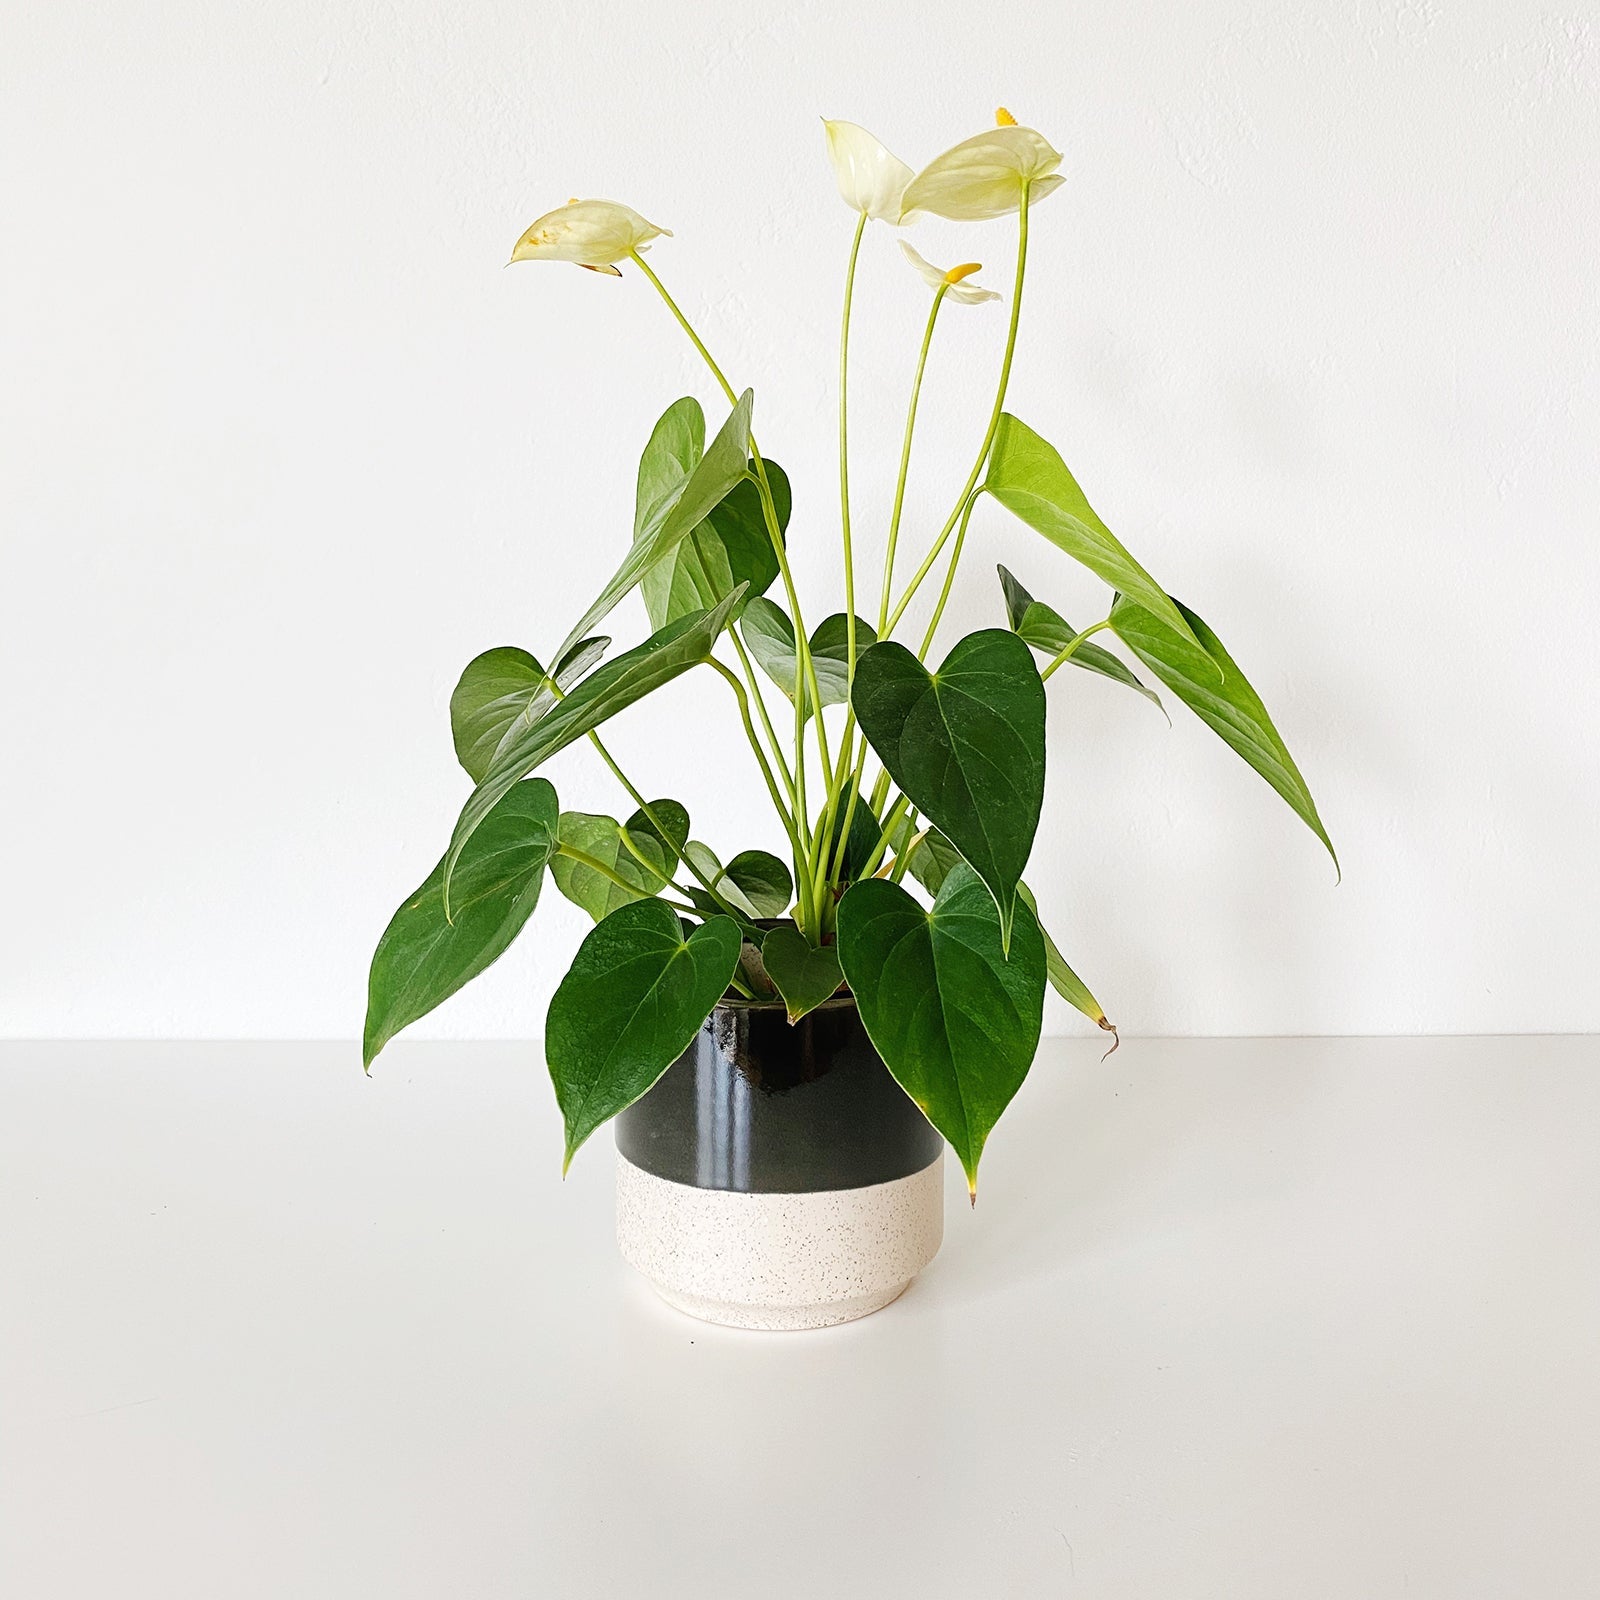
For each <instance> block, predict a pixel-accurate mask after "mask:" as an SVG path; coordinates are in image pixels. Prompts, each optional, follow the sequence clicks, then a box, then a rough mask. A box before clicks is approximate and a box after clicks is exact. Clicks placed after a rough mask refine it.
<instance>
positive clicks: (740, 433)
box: [556, 389, 754, 658]
mask: <svg viewBox="0 0 1600 1600" xmlns="http://www.w3.org/2000/svg"><path fill="white" fill-rule="evenodd" d="M753 403H754V397H753V395H752V394H751V391H750V390H748V389H746V390H745V392H744V393H743V394H742V395H740V397H739V403H738V404H737V405H736V406H734V408H733V410H732V411H731V412H729V413H728V420H727V421H726V422H725V423H723V425H722V427H721V428H720V429H719V430H718V431H717V436H716V438H715V439H713V440H712V441H711V446H710V448H709V449H708V450H707V451H706V453H705V455H704V456H702V457H700V458H699V459H698V460H697V461H696V462H695V464H694V465H693V467H691V468H690V469H689V471H688V472H686V473H685V474H683V476H682V477H680V478H679V479H677V480H676V481H675V482H671V483H668V482H667V479H668V478H669V477H670V469H669V468H668V467H666V466H663V467H662V468H661V472H660V479H661V481H662V483H663V484H665V485H666V486H665V487H664V488H663V489H662V491H661V496H660V499H659V500H658V501H656V502H655V503H654V504H652V506H651V507H650V509H649V512H648V520H647V523H646V525H645V526H644V527H642V528H640V529H638V530H636V534H635V538H634V541H633V544H632V546H631V547H630V548H629V550H628V553H627V555H626V556H624V557H623V560H622V565H621V566H620V567H618V568H617V570H616V571H615V572H614V573H613V574H612V575H611V579H610V581H609V582H608V583H607V584H606V586H605V588H603V589H602V590H601V591H600V594H599V596H598V597H597V598H596V600H595V602H594V604H593V605H592V606H590V607H589V609H588V610H587V611H585V612H584V614H583V615H582V616H581V617H580V618H579V619H578V622H577V625H576V626H575V627H574V628H573V630H572V632H571V633H569V634H568V635H567V637H566V639H565V640H564V641H563V642H562V645H561V648H560V649H559V650H558V651H557V652H556V655H557V657H558V658H559V657H561V656H564V655H565V654H566V653H567V651H568V650H569V649H570V648H571V647H572V646H573V644H574V643H576V642H577V641H578V640H580V639H582V638H583V637H584V636H585V635H586V634H587V633H588V632H589V630H590V629H591V628H592V627H594V625H595V624H596V623H597V622H599V621H600V619H601V618H602V617H605V616H607V615H609V614H610V612H611V611H612V609H613V608H614V607H615V606H616V605H617V603H618V602H619V601H620V600H621V599H623V597H624V596H625V595H627V594H629V593H630V592H631V591H632V590H633V589H634V588H635V587H636V586H637V584H638V583H639V581H640V580H641V579H642V578H643V577H644V575H645V573H647V572H648V571H649V570H650V569H651V567H653V566H654V565H655V564H656V563H657V562H658V561H659V560H661V558H662V557H663V556H665V555H667V554H669V553H670V552H671V551H672V550H673V549H675V548H676V546H677V545H678V544H679V542H680V541H682V540H683V539H685V538H687V537H688V536H689V534H691V533H692V532H693V531H694V530H695V529H696V528H697V527H699V526H700V524H701V523H702V522H704V521H705V519H706V517H707V516H708V515H709V514H710V512H711V511H712V510H713V508H714V507H716V506H718V505H720V504H721V502H722V501H723V499H724V498H725V497H726V496H727V493H728V491H729V490H730V489H732V488H733V486H734V484H736V483H737V482H738V481H739V480H740V479H741V478H742V477H743V476H744V474H745V469H746V463H747V462H748V460H749V457H748V456H747V455H746V453H745V452H746V450H747V449H748V446H749V438H750V408H751V406H752V404H753ZM682 405H683V402H682V401H679V402H677V406H682ZM695 409H696V410H697V411H698V409H699V407H698V406H696V407H695ZM676 411H677V407H673V408H672V409H671V410H669V413H668V415H669V416H670V415H673V413H674V412H676ZM685 415H686V413H679V414H678V417H677V421H676V422H675V423H674V424H673V427H672V432H673V437H674V441H675V448H679V449H681V448H683V443H684V439H685V437H686V431H685V426H684V417H685ZM690 420H691V424H692V419H690ZM666 421H667V419H666V418H665V417H664V418H663V419H662V421H661V422H660V423H657V425H656V426H657V429H658V431H659V430H660V428H661V427H662V426H663V425H664V424H665V423H666ZM687 433H688V435H692V425H691V426H690V427H689V428H688V430H687ZM651 437H652V441H654V438H655V435H652V436H651ZM647 453H648V452H647ZM670 454H671V452H670V451H666V452H663V461H665V460H666V459H667V458H668V457H669V456H670ZM640 479H641V486H642V483H643V479H644V471H643V467H642V464H641V470H640ZM728 598H729V600H730V601H732V602H733V603H732V604H731V605H730V606H729V612H731V611H732V610H733V609H734V607H735V606H737V605H738V604H739V601H740V599H741V598H742V597H741V596H739V595H738V594H733V595H730V596H729V597H728ZM719 609H720V607H719ZM724 615H726V613H724ZM658 631H660V630H658Z"/></svg>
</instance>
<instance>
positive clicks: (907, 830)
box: [897, 821, 1022, 894]
mask: <svg viewBox="0 0 1600 1600" xmlns="http://www.w3.org/2000/svg"><path fill="white" fill-rule="evenodd" d="M897 832H898V834H899V843H898V845H897V849H901V850H909V851H910V852H911V861H910V867H909V871H910V873H911V876H912V877H913V878H915V879H916V880H917V882H918V883H920V884H921V885H922V887H923V888H924V889H926V890H927V891H928V893H929V894H938V892H939V891H940V890H941V889H942V888H943V887H944V880H945V879H946V878H948V877H949V876H950V874H951V873H952V872H954V871H955V869H956V868H957V867H959V866H960V865H961V852H960V851H959V850H957V849H956V847H955V846H954V845H953V844H951V843H950V841H949V840H948V839H947V838H945V836H944V835H943V834H942V833H940V832H939V830H938V829H937V828H924V829H923V830H922V831H921V832H920V833H917V832H914V831H913V830H912V828H911V826H910V823H909V821H908V822H902V823H901V824H900V827H899V829H898V830H897ZM1017 892H1018V893H1019V894H1020V893H1021V892H1022V888H1021V886H1020V885H1019V886H1018V891H1017Z"/></svg>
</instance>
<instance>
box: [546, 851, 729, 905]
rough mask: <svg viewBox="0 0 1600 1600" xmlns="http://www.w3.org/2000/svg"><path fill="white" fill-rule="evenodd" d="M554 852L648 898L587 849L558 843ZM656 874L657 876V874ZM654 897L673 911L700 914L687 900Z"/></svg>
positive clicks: (654, 870)
mask: <svg viewBox="0 0 1600 1600" xmlns="http://www.w3.org/2000/svg"><path fill="white" fill-rule="evenodd" d="M624 843H626V840H624ZM556 854H557V855H558V856H565V857H566V858H567V859H568V860H569V861H576V862H577V863H578V865H579V866H580V867H587V868H588V869H589V870H590V871H591V872H598V873H599V874H600V876H601V877H602V878H609V879H610V881H611V882H612V883H614V884H616V885H617V887H618V888H619V889H626V890H627V891H628V893H629V894H631V895H633V896H634V897H635V898H636V899H644V898H648V897H646V896H644V895H642V894H641V893H640V889H639V885H638V884H636V883H629V882H628V880H627V879H626V878H624V877H623V876H622V875H621V874H620V873H617V872H613V871H612V869H611V868H610V867H608V866H607V865H606V864H605V862H603V861H602V860H600V859H599V857H597V856H592V855H590V854H589V852H588V851H587V850H579V849H576V848H575V847H574V846H572V845H570V844H558V845H557V846H556ZM643 859H644V858H643V857H642V856H641V857H640V860H643ZM645 865H646V866H647V867H650V863H649V862H648V861H646V862H645ZM650 871H651V872H652V873H656V869H655V868H654V867H650ZM656 875H657V876H659V874H656ZM654 898H655V899H657V900H661V901H663V902H664V903H665V904H667V905H669V906H671V907H672V908H673V910H675V911H687V912H690V913H691V914H692V915H694V916H699V915H700V913H699V912H698V911H697V910H696V909H695V907H693V906H692V905H690V904H688V902H687V901H682V900H673V899H670V898H669V897H668V896H666V895H664V894H658V895H656V896H655V897H654Z"/></svg>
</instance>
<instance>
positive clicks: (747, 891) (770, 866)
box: [717, 850, 794, 917]
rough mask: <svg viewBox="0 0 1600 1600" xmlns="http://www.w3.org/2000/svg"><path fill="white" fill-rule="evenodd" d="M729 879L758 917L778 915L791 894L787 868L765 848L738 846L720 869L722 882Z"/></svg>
mask: <svg viewBox="0 0 1600 1600" xmlns="http://www.w3.org/2000/svg"><path fill="white" fill-rule="evenodd" d="M724 882H727V883H732V884H733V885H734V886H735V887H736V888H737V889H738V890H739V892H740V894H742V895H743V896H744V898H745V901H746V903H747V904H749V905H750V906H752V907H753V908H754V911H755V914H756V916H758V917H781V916H782V915H783V914H784V913H785V912H786V911H787V910H788V909H789V902H790V900H792V899H793V898H794V879H793V878H791V877H790V876H789V869H788V868H787V867H786V866H785V865H784V864H783V863H782V862H781V861H780V860H779V859H778V858H777V857H776V856H775V855H772V854H770V853H769V852H768V851H766V850H741V851H740V852H739V854H738V855H736V856H735V857H734V858H733V860H732V861H730V862H729V863H728V865H727V866H726V867H725V868H724V869H723V882H718V883H717V888H718V890H719V891H720V890H721V889H722V888H723V886H724Z"/></svg>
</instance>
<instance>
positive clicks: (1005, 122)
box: [994, 106, 1017, 128]
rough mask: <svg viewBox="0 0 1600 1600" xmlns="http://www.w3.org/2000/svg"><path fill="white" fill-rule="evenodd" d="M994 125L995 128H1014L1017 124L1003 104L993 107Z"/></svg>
mask: <svg viewBox="0 0 1600 1600" xmlns="http://www.w3.org/2000/svg"><path fill="white" fill-rule="evenodd" d="M994 125H995V127H997V128H1014V127H1016V125H1017V119H1016V118H1015V117H1014V116H1012V115H1011V113H1010V112H1009V111H1007V110H1006V108H1005V107H1004V106H996V107H995V108H994Z"/></svg>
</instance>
